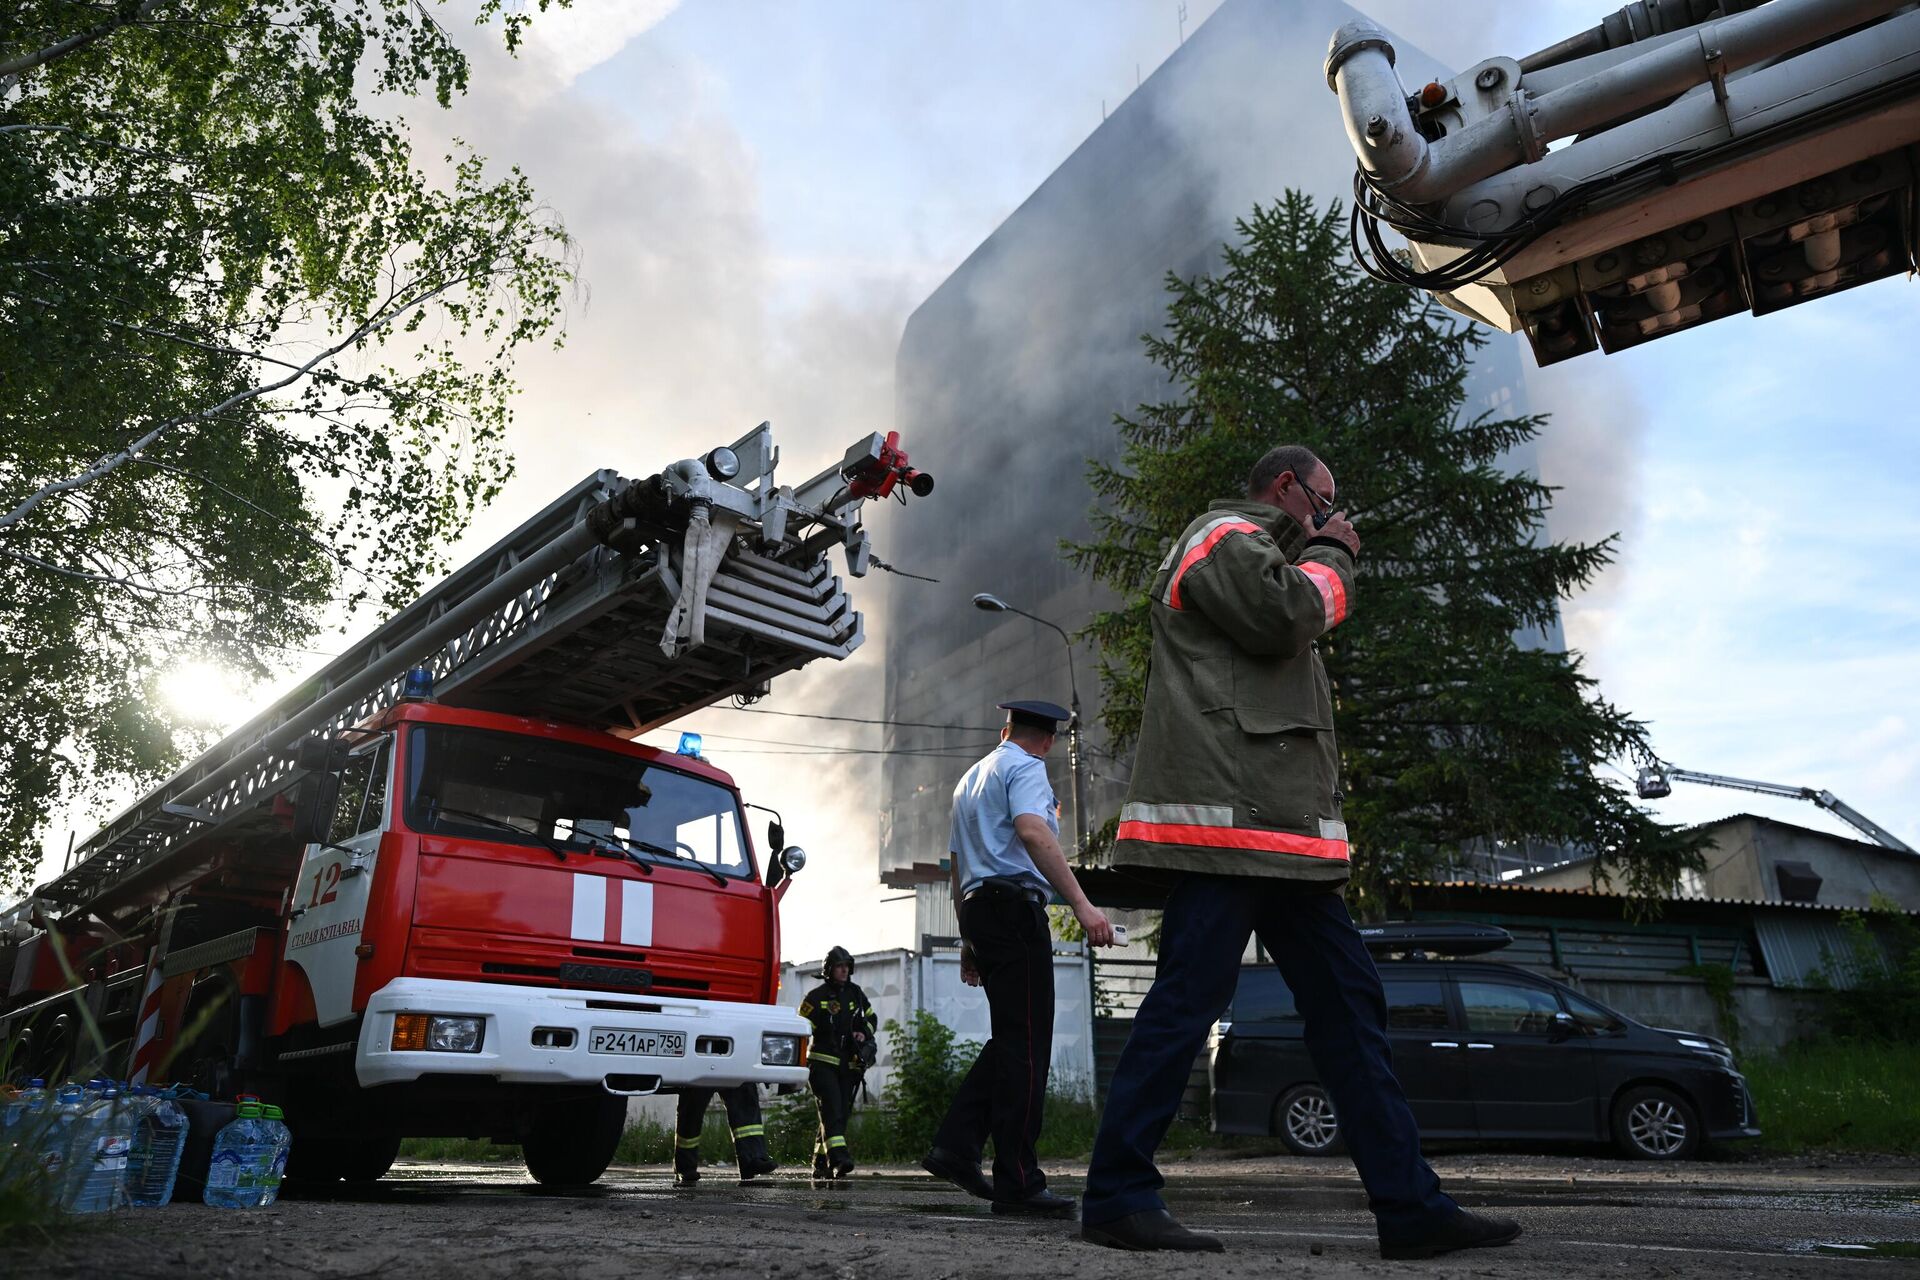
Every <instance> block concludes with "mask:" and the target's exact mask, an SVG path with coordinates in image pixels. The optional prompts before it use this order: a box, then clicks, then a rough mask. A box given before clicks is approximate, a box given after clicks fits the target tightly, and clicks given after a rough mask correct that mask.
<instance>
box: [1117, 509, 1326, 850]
mask: <svg viewBox="0 0 1920 1280" xmlns="http://www.w3.org/2000/svg"><path fill="white" fill-rule="evenodd" d="M1353 568H1354V566H1353V556H1352V554H1351V553H1350V552H1349V551H1348V550H1347V548H1346V545H1345V544H1344V543H1340V542H1337V541H1335V540H1334V539H1332V538H1326V537H1315V538H1311V539H1310V538H1309V537H1308V535H1307V531H1306V530H1305V529H1303V528H1302V527H1301V526H1300V524H1299V523H1298V522H1296V521H1295V520H1294V519H1293V517H1292V516H1289V515H1288V514H1286V513H1285V512H1284V511H1281V510H1280V509H1279V508H1277V507H1269V506H1263V505H1261V504H1260V503H1257V502H1249V501H1247V500H1245V499H1222V500H1220V501H1216V502H1214V503H1212V504H1211V505H1210V506H1209V507H1208V508H1207V513H1206V514H1205V515H1203V516H1201V517H1200V518H1199V519H1198V520H1195V521H1194V522H1193V523H1192V524H1190V525H1188V526H1187V530H1186V532H1185V533H1184V534H1182V535H1181V536H1180V538H1179V540H1178V541H1176V542H1175V543H1174V546H1173V549H1172V550H1171V551H1169V552H1168V553H1167V558H1166V560H1165V562H1164V563H1162V565H1161V566H1160V572H1159V574H1158V576H1157V577H1155V579H1154V583H1153V599H1152V604H1151V609H1152V615H1153V665H1152V668H1151V670H1150V672H1149V675H1148V678H1147V700H1146V708H1145V711H1144V715H1143V718H1142V721H1141V726H1140V739H1139V747H1138V750H1137V752H1136V754H1135V756H1134V763H1133V780H1132V783H1131V784H1130V786H1129V788H1128V792H1127V803H1126V807H1125V808H1124V809H1122V810H1121V812H1120V829H1119V834H1118V839H1117V840H1116V842H1115V844H1114V846H1113V848H1112V851H1111V852H1110V853H1109V854H1108V855H1107V862H1108V865H1109V866H1111V867H1112V868H1114V869H1115V870H1121V871H1126V870H1135V869H1138V870H1150V871H1154V872H1168V871H1173V872H1198V873H1202V874H1208V875H1228V876H1277V877H1283V878H1287V879H1293V880H1303V881H1311V882H1315V883H1318V884H1324V885H1326V886H1328V887H1335V886H1338V885H1340V884H1343V883H1344V882H1345V881H1346V879H1347V869H1348V864H1347V828H1346V824H1345V823H1344V822H1343V821H1341V816H1340V759H1339V754H1338V752H1337V751H1336V749H1335V747H1334V740H1333V698H1332V696H1331V693H1330V691H1329V688H1328V685H1327V673H1326V669H1325V668H1324V667H1323V666H1322V665H1321V662H1320V655H1319V654H1318V653H1316V652H1315V651H1314V641H1316V640H1318V639H1319V638H1320V637H1321V636H1322V635H1324V634H1325V633H1326V632H1327V631H1328V630H1329V629H1331V628H1333V627H1336V626H1338V625H1339V624H1340V623H1341V622H1342V621H1343V620H1345V618H1346V617H1347V614H1348V612H1349V611H1350V610H1351V608H1352V606H1353Z"/></svg>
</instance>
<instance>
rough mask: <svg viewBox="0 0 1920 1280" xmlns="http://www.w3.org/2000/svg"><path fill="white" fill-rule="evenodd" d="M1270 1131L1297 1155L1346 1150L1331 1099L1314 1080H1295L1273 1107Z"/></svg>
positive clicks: (1336, 1152)
mask: <svg viewBox="0 0 1920 1280" xmlns="http://www.w3.org/2000/svg"><path fill="white" fill-rule="evenodd" d="M1273 1131H1274V1133H1276V1134H1278V1135H1279V1137H1280V1141H1282V1142H1284V1143H1286V1144H1287V1150H1289V1151H1291V1152H1293V1154H1295V1155H1297V1156H1330V1155H1336V1154H1338V1153H1339V1152H1342V1151H1345V1150H1346V1144H1345V1143H1344V1142H1343V1141H1341V1138H1340V1121H1339V1119H1338V1118H1337V1117H1336V1116H1335V1115H1334V1114H1333V1099H1332V1098H1329V1097H1328V1096H1327V1091H1326V1090H1325V1089H1322V1088H1321V1087H1320V1086H1319V1085H1317V1084H1297V1085H1295V1086H1293V1088H1291V1089H1289V1090H1287V1091H1286V1092H1285V1093H1284V1094H1282V1095H1281V1096H1280V1101H1279V1102H1277V1103H1275V1104H1274V1107H1273Z"/></svg>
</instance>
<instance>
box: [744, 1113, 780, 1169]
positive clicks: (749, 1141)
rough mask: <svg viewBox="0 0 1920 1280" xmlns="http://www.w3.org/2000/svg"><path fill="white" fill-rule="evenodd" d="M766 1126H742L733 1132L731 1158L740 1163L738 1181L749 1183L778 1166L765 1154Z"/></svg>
mask: <svg viewBox="0 0 1920 1280" xmlns="http://www.w3.org/2000/svg"><path fill="white" fill-rule="evenodd" d="M766 1133H767V1130H766V1126H765V1125H758V1124H744V1125H741V1126H740V1127H739V1128H737V1129H735V1130H734V1131H733V1156H734V1159H735V1160H737V1161H739V1163H740V1181H742V1182H751V1181H752V1180H753V1179H755V1178H758V1177H760V1176H761V1175H762V1174H767V1173H772V1172H773V1171H774V1170H775V1169H778V1168H779V1167H780V1166H779V1165H777V1164H775V1163H774V1162H773V1157H772V1156H770V1155H768V1154H767V1137H766Z"/></svg>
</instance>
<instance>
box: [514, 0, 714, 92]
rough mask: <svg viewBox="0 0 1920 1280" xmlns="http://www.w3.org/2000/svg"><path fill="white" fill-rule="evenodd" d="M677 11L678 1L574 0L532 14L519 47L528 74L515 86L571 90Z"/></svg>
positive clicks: (559, 90)
mask: <svg viewBox="0 0 1920 1280" xmlns="http://www.w3.org/2000/svg"><path fill="white" fill-rule="evenodd" d="M526 7H528V8H531V5H528V6H526ZM679 7H680V0H575V3H574V4H573V6H572V7H571V8H567V9H559V8H550V9H548V10H547V11H546V12H545V13H538V14H535V15H534V21H533V23H532V25H531V26H529V27H528V28H527V32H526V35H525V37H524V38H523V39H522V42H521V46H520V59H521V61H522V62H523V63H525V64H526V67H527V71H528V74H527V75H526V76H525V77H523V78H522V79H521V81H520V82H519V83H518V84H517V85H516V88H517V89H518V90H519V91H520V92H523V93H533V94H537V95H540V96H545V95H547V94H552V93H559V92H561V91H564V90H566V89H568V88H571V87H572V85H573V82H574V81H575V80H578V79H579V78H580V77H581V76H582V75H584V74H586V73H587V72H588V71H591V70H592V69H593V68H595V67H597V66H599V65H600V64H601V63H603V62H605V61H607V60H608V59H610V58H612V57H613V56H614V55H615V54H617V53H619V52H620V51H621V50H622V49H624V48H626V47H627V44H628V43H629V42H630V41H632V40H634V39H636V38H638V37H639V36H642V35H645V34H646V33H647V32H648V31H650V30H652V29H653V28H654V27H655V26H656V25H658V24H659V22H660V21H661V19H663V18H665V17H666V16H667V15H668V14H670V13H672V12H673V11H674V10H675V9H677V8H679Z"/></svg>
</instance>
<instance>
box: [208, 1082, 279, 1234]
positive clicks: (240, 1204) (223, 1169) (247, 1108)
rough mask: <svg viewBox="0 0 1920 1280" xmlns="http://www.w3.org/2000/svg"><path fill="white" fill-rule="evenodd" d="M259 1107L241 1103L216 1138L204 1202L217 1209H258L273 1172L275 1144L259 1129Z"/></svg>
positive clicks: (258, 1105) (254, 1104) (249, 1103)
mask: <svg viewBox="0 0 1920 1280" xmlns="http://www.w3.org/2000/svg"><path fill="white" fill-rule="evenodd" d="M261 1118H262V1117H261V1112H260V1104H259V1103H257V1102H247V1103H242V1104H241V1106H240V1108H239V1110H238V1111H237V1112H236V1113H235V1114H234V1118H233V1120H232V1122H231V1123H229V1124H228V1125H227V1126H226V1127H225V1128H223V1129H221V1130H220V1132H219V1133H217V1134H215V1135H214V1138H213V1158H212V1160H211V1161H210V1162H209V1163H208V1166H207V1190H206V1194H205V1196H204V1197H203V1199H205V1200H206V1202H207V1203H208V1204H210V1205H212V1206H214V1207H215V1208H217V1209H257V1208H259V1207H260V1197H261V1192H262V1187H263V1185H264V1183H265V1182H266V1179H267V1176H268V1174H269V1173H270V1172H271V1171H272V1168H273V1144H272V1142H271V1141H269V1140H268V1139H267V1137H266V1135H265V1134H264V1133H263V1132H262V1131H261V1129H260V1121H261Z"/></svg>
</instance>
